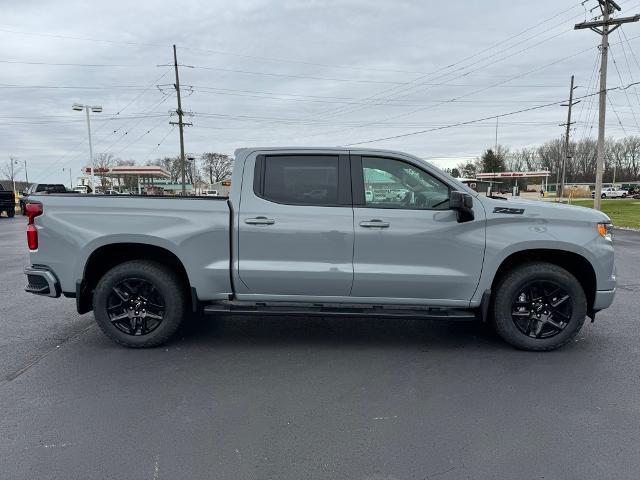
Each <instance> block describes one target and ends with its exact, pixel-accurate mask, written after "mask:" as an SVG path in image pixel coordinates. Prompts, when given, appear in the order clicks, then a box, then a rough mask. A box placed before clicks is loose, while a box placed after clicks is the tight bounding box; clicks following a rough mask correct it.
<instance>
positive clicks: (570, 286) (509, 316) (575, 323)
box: [492, 262, 587, 351]
mask: <svg viewBox="0 0 640 480" xmlns="http://www.w3.org/2000/svg"><path fill="white" fill-rule="evenodd" d="M527 292H529V293H527ZM554 293H555V295H554ZM565 297H566V298H565ZM492 312H493V321H494V326H495V329H496V332H497V333H498V335H500V336H501V337H502V338H503V339H504V340H505V341H506V342H507V343H509V344H511V345H512V346H514V347H516V348H519V349H521V350H533V351H546V350H554V349H556V348H559V347H561V346H563V345H565V344H566V343H568V342H570V341H571V340H572V339H573V338H574V337H575V336H576V335H577V334H578V332H579V331H580V329H581V328H582V325H583V324H584V321H585V318H586V316H587V298H586V295H585V293H584V290H583V289H582V285H580V282H578V280H577V279H576V277H574V276H573V275H572V274H571V273H569V272H568V271H567V270H565V269H564V268H561V267H559V266H557V265H554V264H551V263H545V262H532V263H526V264H523V265H519V266H516V267H514V268H513V269H512V270H510V271H508V272H507V273H506V274H505V275H504V276H503V277H502V278H501V279H500V280H499V282H498V285H497V288H496V293H495V296H494V298H493V302H492Z"/></svg>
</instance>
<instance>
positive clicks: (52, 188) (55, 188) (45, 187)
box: [20, 183, 72, 215]
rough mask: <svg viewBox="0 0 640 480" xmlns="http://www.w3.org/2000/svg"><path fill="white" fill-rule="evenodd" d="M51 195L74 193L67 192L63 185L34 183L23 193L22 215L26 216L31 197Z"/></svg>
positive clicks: (21, 199) (21, 200)
mask: <svg viewBox="0 0 640 480" xmlns="http://www.w3.org/2000/svg"><path fill="white" fill-rule="evenodd" d="M51 193H72V192H70V191H69V190H67V187H65V186H64V185H63V184H61V183H32V184H31V185H30V186H29V188H27V189H26V190H25V191H24V192H22V197H21V198H20V212H21V213H22V215H26V211H25V205H26V204H27V202H28V201H29V197H31V195H34V194H38V195H43V194H44V195H46V194H51Z"/></svg>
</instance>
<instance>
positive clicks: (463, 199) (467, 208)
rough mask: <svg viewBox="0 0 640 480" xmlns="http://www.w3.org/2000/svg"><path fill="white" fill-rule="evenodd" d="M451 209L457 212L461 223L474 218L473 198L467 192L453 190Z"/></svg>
mask: <svg viewBox="0 0 640 480" xmlns="http://www.w3.org/2000/svg"><path fill="white" fill-rule="evenodd" d="M449 209H450V210H455V211H456V212H457V214H458V222H459V223H462V222H469V221H471V220H473V219H474V215H473V198H472V197H471V195H469V194H468V193H466V192H460V191H458V190H452V191H451V194H450V195H449Z"/></svg>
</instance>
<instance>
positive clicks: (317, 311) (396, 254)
mask: <svg viewBox="0 0 640 480" xmlns="http://www.w3.org/2000/svg"><path fill="white" fill-rule="evenodd" d="M365 192H366V193H365ZM26 209H27V212H26V213H27V214H28V216H29V226H28V227H27V228H28V231H27V234H28V240H29V246H30V257H31V265H30V266H29V267H27V269H26V270H25V273H26V274H27V276H28V282H29V286H28V287H27V290H28V291H32V292H33V293H38V294H42V295H49V296H53V297H56V296H60V295H61V294H63V295H65V296H68V297H75V298H76V302H77V307H78V312H79V313H86V312H88V311H90V310H93V311H94V315H95V317H96V321H97V322H98V324H99V325H100V326H101V328H102V329H103V331H104V332H105V333H106V334H107V335H108V336H110V337H111V338H112V339H114V340H115V341H117V342H119V343H121V344H123V345H126V346H132V347H144V346H154V345H158V344H161V343H162V342H164V341H166V340H167V339H168V338H169V337H170V336H171V335H172V333H173V332H175V330H176V329H177V328H178V325H179V324H180V322H181V320H182V318H183V316H184V312H185V311H186V310H188V309H191V310H194V311H195V310H203V311H205V312H207V313H213V314H230V313H241V314H251V313H260V314H274V315H289V314H295V315H345V314H346V315H366V316H371V317H374V316H381V315H382V316H391V317H408V316H411V317H420V318H446V319H452V320H453V319H455V320H457V319H471V318H477V319H480V320H481V321H486V320H488V319H492V320H493V322H494V324H495V325H496V328H497V330H498V333H499V334H500V335H501V336H502V337H503V338H505V340H507V341H508V342H510V343H511V344H513V345H514V346H516V347H518V348H524V349H530V350H549V349H553V348H557V347H558V346H560V345H563V344H565V343H567V342H568V341H570V340H571V339H572V338H573V336H575V334H577V332H578V331H579V329H580V327H581V326H582V323H583V322H584V319H585V317H586V316H587V315H589V316H591V317H592V318H593V317H594V316H595V313H596V312H597V311H599V310H601V309H603V308H606V307H608V306H609V305H610V303H611V302H612V300H613V296H614V294H615V268H614V264H613V246H612V242H611V224H610V220H609V218H608V217H607V216H606V215H604V214H602V213H601V212H597V211H593V210H590V209H586V208H580V207H572V206H562V205H552V204H548V203H546V202H536V201H530V202H527V201H523V200H517V199H514V200H502V199H495V198H487V197H481V196H480V195H478V194H477V193H476V192H474V191H473V190H470V189H469V188H468V187H466V186H465V185H462V184H460V183H459V182H457V181H456V180H455V179H452V178H451V177H449V176H448V175H446V174H445V173H443V172H441V171H439V170H438V169H436V168H434V167H432V166H430V165H428V164H426V163H424V162H423V161H421V160H419V159H417V158H415V157H412V156H410V155H406V154H402V153H399V152H390V151H380V150H348V149H290V148H263V149H260V148H256V149H240V150H238V151H237V152H236V162H235V166H234V172H233V177H232V190H231V194H230V196H229V198H221V197H176V198H168V197H131V196H87V195H68V194H67V195H55V194H52V195H43V196H38V195H33V196H32V197H31V198H30V199H29V204H28V205H27V207H26ZM150 305H151V307H150ZM149 309H150V310H149ZM156 317H157V318H156Z"/></svg>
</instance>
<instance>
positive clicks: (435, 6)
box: [0, 0, 640, 181]
mask: <svg viewBox="0 0 640 480" xmlns="http://www.w3.org/2000/svg"><path fill="white" fill-rule="evenodd" d="M627 3H630V2H627ZM571 7H572V5H565V4H563V5H562V6H559V5H558V4H557V2H553V1H548V0H545V1H542V2H536V3H535V4H533V3H531V2H504V1H492V2H488V3H487V2H445V3H444V4H443V3H442V2H431V1H429V2H424V1H394V2H390V1H389V2H370V1H367V2H365V1H360V0H348V1H309V2H286V1H285V2H275V1H238V2H211V1H206V2H205V1H195V2H183V3H181V4H179V5H177V4H175V2H167V1H153V2H151V1H141V2H131V1H128V2H124V1H112V2H99V3H95V2H80V1H78V2H50V1H33V0H32V1H22V2H11V3H6V4H5V5H3V20H2V24H0V38H1V39H2V45H3V47H2V50H1V52H0V60H5V61H22V62H48V63H58V64H62V63H70V64H92V65H111V66H77V65H76V66H63V65H27V64H19V63H18V64H17V63H5V64H3V65H2V79H1V81H0V83H1V84H2V85H5V87H0V109H1V111H2V112H3V113H2V114H1V115H0V117H2V118H1V121H2V122H3V124H4V128H3V129H2V132H0V150H1V151H2V152H3V154H4V155H5V156H8V155H14V156H16V157H18V158H21V159H26V160H27V161H28V163H29V174H30V178H33V179H35V180H38V181H56V180H57V181H64V180H65V178H67V177H66V176H65V175H64V174H63V172H62V168H63V167H66V168H69V167H72V168H73V169H74V170H75V171H77V172H78V175H79V174H80V168H81V166H83V165H85V164H86V163H87V157H88V153H87V152H88V147H87V132H86V123H85V118H84V115H83V114H82V113H81V112H74V111H72V110H71V104H72V103H74V102H81V103H88V104H98V105H102V106H103V107H104V112H103V113H101V114H96V115H94V116H93V117H92V128H93V132H94V137H93V138H94V151H95V152H104V151H110V152H112V153H115V154H117V156H119V157H121V158H125V159H135V160H137V161H139V162H144V161H147V160H149V159H152V158H154V157H159V156H164V155H175V154H176V153H177V152H178V151H179V148H178V136H177V132H173V133H169V132H170V129H171V127H170V126H169V125H168V122H169V120H170V119H169V111H170V110H172V109H175V98H174V95H173V93H172V91H171V86H170V84H172V83H173V82H174V77H173V72H172V71H171V69H170V67H168V66H161V67H159V66H158V65H167V64H170V63H171V62H172V51H171V45H172V44H173V43H175V44H177V45H178V54H179V61H180V63H181V64H183V65H185V66H183V67H182V68H181V69H180V76H181V78H180V80H181V83H182V84H183V85H184V86H185V88H184V101H183V103H184V106H183V107H184V110H188V111H192V112H195V115H194V116H193V117H192V118H189V121H191V122H193V124H194V126H193V127H189V128H187V130H186V132H185V139H186V140H185V141H186V149H187V151H188V152H193V153H202V152H205V151H218V152H223V153H232V152H233V150H234V149H235V148H238V147H242V146H247V145H257V144H264V145H288V144H295V145H321V146H334V145H341V144H346V143H351V142H357V141H362V140H368V139H375V138H378V137H387V136H391V135H394V134H397V133H404V132H411V131H415V130H423V129H426V128H429V126H432V125H448V124H453V123H457V122H461V121H465V120H469V119H473V118H482V117H486V116H490V115H496V114H500V113H505V112H509V111H513V110H518V109H520V108H525V107H526V106H532V105H535V104H536V102H540V103H546V102H549V101H560V100H563V99H564V98H566V96H567V93H568V83H569V77H570V75H571V74H575V75H576V83H577V84H578V85H580V86H581V89H579V90H578V91H577V92H578V93H580V94H584V93H586V91H587V86H588V85H589V80H590V78H592V77H593V71H594V62H595V59H596V56H597V50H596V49H595V45H596V43H597V41H598V38H597V37H596V36H595V35H593V34H590V33H589V32H585V31H580V32H574V31H573V30H572V27H573V24H574V23H575V22H577V21H581V20H583V19H584V9H583V7H581V6H580V4H578V3H576V4H575V5H573V8H571ZM623 10H624V4H623ZM561 12H562V13H561ZM627 13H632V12H627ZM530 27H533V28H531V29H530V30H528V31H526V32H524V33H522V34H521V35H520V36H517V37H515V38H512V39H511V40H508V41H505V40H507V39H509V38H510V37H512V36H514V35H516V34H518V33H519V32H522V31H523V30H525V29H528V28H530ZM19 32H23V33H19ZM631 32H632V30H631V28H629V29H628V36H629V37H633V36H635V35H632V34H631ZM65 37H74V38H65ZM89 39H93V40H89ZM614 41H618V37H617V35H614V36H612V43H613V42H614ZM500 42H503V43H502V44H500ZM495 44H498V45H497V46H496V47H495V48H491V47H492V46H493V45H495ZM631 46H632V47H633V48H636V49H637V48H638V46H637V40H631ZM585 49H590V50H589V51H587V52H585V53H583V54H580V55H578V56H575V57H573V58H569V59H567V60H565V61H562V62H559V63H557V64H555V65H552V66H549V67H548V68H544V69H539V70H537V71H532V70H536V69H538V68H539V67H543V66H545V65H548V64H550V63H551V62H553V61H555V60H557V59H560V58H563V57H567V56H570V55H572V54H575V53H576V52H580V51H583V50H585ZM612 52H613V54H614V56H615V58H616V60H617V61H618V65H619V67H620V70H621V75H622V77H623V79H622V81H623V82H629V79H630V78H631V75H630V74H629V71H628V70H627V66H626V64H625V63H624V56H623V54H624V53H626V54H627V56H628V60H629V62H630V67H631V71H632V74H633V75H636V76H637V77H640V72H638V71H637V68H638V65H637V64H636V63H634V62H633V60H632V59H633V57H632V56H631V55H632V53H631V50H630V49H629V46H628V45H627V44H625V51H624V52H623V51H622V46H621V45H613V44H612ZM460 61H462V62H460ZM457 62H460V63H457ZM452 64H453V66H451V65H452ZM187 66H194V67H210V68H188V67H187ZM447 67H448V68H447ZM528 71H532V72H531V73H530V74H527V75H523V74H524V73H526V72H528ZM434 72H435V73H434ZM614 72H615V71H614ZM163 73H166V75H165V76H164V77H163V78H162V79H161V80H158V81H157V79H158V77H160V76H161V75H162V74H163ZM428 73H431V75H430V76H428V75H427V76H426V74H428ZM521 75H522V76H521ZM517 76H520V78H516V79H513V80H510V79H512V78H514V77H517ZM420 78H422V79H421V80H417V79H420ZM385 82H386V83H385ZM411 82H414V83H411ZM501 82H504V84H503V85H497V84H499V83H501ZM156 83H161V84H169V85H167V86H165V87H164V88H163V89H162V90H163V91H162V92H161V91H160V90H158V89H157V88H156V87H155V84H156ZM610 84H611V85H617V84H620V79H618V78H617V74H615V73H611V74H610ZM6 85H15V86H40V87H56V88H14V87H11V88H9V87H6ZM492 85H495V86H494V87H492V88H487V89H484V88H485V87H489V86H492ZM591 86H592V88H593V84H592V85H591ZM60 87H71V88H60ZM96 87H101V88H96ZM147 87H150V88H148V89H147V90H144V89H145V88H147ZM483 89H484V90H483ZM163 92H164V93H163ZM474 92H477V93H474ZM454 98H459V101H458V102H450V101H449V100H451V99H454ZM611 98H612V101H613V102H614V104H616V105H618V108H617V109H618V110H619V114H620V116H621V117H622V119H623V123H625V124H629V125H633V126H635V124H634V122H633V117H632V115H631V114H632V111H631V109H630V108H629V107H628V104H627V103H626V102H627V101H626V98H625V97H624V96H623V94H622V93H612V94H611ZM634 98H635V97H634ZM163 100H164V101H163ZM636 100H637V99H636ZM585 105H586V106H585ZM632 105H633V107H634V108H635V109H638V108H640V106H639V105H638V104H637V103H634V104H632ZM125 106H126V107H127V108H125V109H123V108H124V107H125ZM588 107H589V104H588V103H587V102H583V104H582V105H580V106H578V107H576V111H577V112H580V117H576V118H577V119H578V121H580V122H583V121H584V122H588V121H590V120H589V119H590V117H588V115H587V113H586V112H587V111H589V110H588ZM592 107H593V105H592ZM581 109H582V111H580V110H581ZM592 110H593V109H592ZM118 112H120V113H118ZM565 115H566V110H565V109H564V108H562V107H559V106H558V107H552V108H549V109H543V110H537V111H532V112H529V113H526V114H522V115H519V116H514V117H507V118H505V119H504V121H502V120H501V121H500V122H499V123H498V140H499V142H500V143H504V144H507V145H509V146H511V147H512V148H518V147H521V146H528V145H533V144H537V143H541V142H543V141H546V140H547V139H549V138H555V137H557V136H559V135H561V133H562V132H561V129H560V127H558V126H557V124H559V123H562V121H563V119H564V117H565ZM132 117H143V118H132ZM609 117H610V119H611V118H612V115H609ZM616 124H617V121H613V120H611V129H610V133H612V134H616V133H617V132H618V131H617V130H615V125H616ZM627 129H628V130H632V131H633V128H631V127H629V128H627ZM587 130H588V129H587ZM578 131H579V130H578ZM633 133H639V132H636V131H633ZM167 135H168V136H167ZM164 137H166V139H165V140H164V141H163V143H162V144H161V145H160V146H159V147H158V146H157V144H158V142H160V140H161V139H162V138H164ZM494 141H495V124H494V122H483V123H482V124H477V125H472V126H465V127H459V128H451V129H447V130H442V131H438V132H434V133H427V134H424V135H416V136H413V137H405V138H402V139H398V140H389V141H385V142H378V143H372V144H370V146H372V147H376V148H394V149H399V150H404V151H408V152H411V153H414V154H417V155H420V156H425V157H431V158H433V157H439V156H440V157H442V159H441V160H439V161H437V164H438V165H439V166H445V167H446V166H451V165H453V164H455V163H457V161H456V156H457V155H459V156H460V157H466V156H469V155H479V154H480V153H481V151H482V150H483V149H484V148H487V147H488V146H491V145H492V144H493V142H494Z"/></svg>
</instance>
